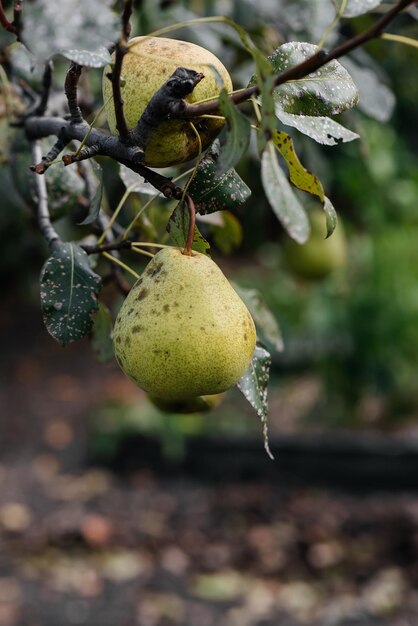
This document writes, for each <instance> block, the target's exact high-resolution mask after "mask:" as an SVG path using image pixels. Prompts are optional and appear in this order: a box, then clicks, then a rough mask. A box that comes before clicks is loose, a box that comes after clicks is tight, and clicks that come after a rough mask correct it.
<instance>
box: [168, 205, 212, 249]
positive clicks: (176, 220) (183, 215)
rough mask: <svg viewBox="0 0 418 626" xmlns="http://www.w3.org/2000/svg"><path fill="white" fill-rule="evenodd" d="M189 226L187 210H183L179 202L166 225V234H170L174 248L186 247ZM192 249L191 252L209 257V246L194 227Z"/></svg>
mask: <svg viewBox="0 0 418 626" xmlns="http://www.w3.org/2000/svg"><path fill="white" fill-rule="evenodd" d="M189 224H190V217H189V212H188V210H187V208H186V209H185V208H184V206H183V204H182V203H181V202H179V204H178V205H177V206H176V208H175V209H174V211H173V213H172V215H171V217H170V219H169V221H168V224H167V232H169V233H170V236H171V239H172V240H173V242H174V243H175V244H176V246H179V248H184V246H185V245H186V241H187V235H188V232H189ZM192 248H193V250H196V252H201V253H202V254H207V255H210V246H209V244H208V242H207V241H206V239H205V238H204V237H203V235H202V234H201V232H200V231H199V229H198V228H197V226H195V229H194V236H193V245H192Z"/></svg>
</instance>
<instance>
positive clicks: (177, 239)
mask: <svg viewBox="0 0 418 626" xmlns="http://www.w3.org/2000/svg"><path fill="white" fill-rule="evenodd" d="M237 4H238V3H237ZM282 4H283V6H284V5H285V4H286V2H284V3H282ZM302 4H303V3H302ZM310 4H311V5H315V6H317V7H318V6H319V4H321V5H322V6H323V7H325V6H326V9H327V11H328V13H327V15H329V20H328V23H327V24H325V26H329V25H331V26H332V24H333V22H334V23H337V21H338V19H339V18H341V17H345V18H351V17H356V16H358V15H361V14H363V13H366V12H368V11H369V10H370V9H372V8H374V7H376V6H377V5H378V4H380V2H379V1H376V0H343V1H342V2H337V1H336V2H335V3H332V2H326V3H310ZM150 6H151V5H149V3H144V8H143V15H145V16H146V14H147V11H148V12H150V11H152V9H150ZM262 6H264V5H263V3H262ZM291 14H292V12H290V13H289V15H288V18H289V16H291ZM180 17H181V16H180V15H179V14H177V20H179V19H180ZM186 17H188V18H190V17H191V18H192V19H188V21H186V22H185V21H183V22H182V23H178V24H177V25H175V27H173V29H172V30H174V28H179V27H188V28H190V27H191V26H195V25H198V23H199V20H196V19H195V18H194V16H193V15H190V13H188V14H187V15H186ZM183 18H184V11H183ZM216 21H218V22H221V27H222V28H221V32H222V33H223V35H225V28H226V27H228V28H229V31H228V32H229V33H232V34H229V35H228V36H230V37H232V39H233V42H234V43H233V45H234V46H236V45H238V46H239V47H241V49H243V50H245V51H246V53H248V54H249V55H250V56H251V58H252V61H253V64H252V67H253V68H255V71H254V69H253V72H254V73H253V75H252V76H251V77H250V78H249V81H248V85H253V84H257V85H258V87H259V92H260V95H259V97H258V98H257V99H256V100H253V103H252V104H253V108H254V113H255V119H254V122H255V124H252V123H251V118H250V117H249V116H248V115H244V114H243V113H242V112H241V111H240V110H239V109H238V108H237V107H236V106H235V105H234V104H232V103H231V101H230V99H228V97H227V94H226V92H225V91H223V92H222V93H221V95H220V99H219V109H220V112H221V113H222V115H223V116H224V117H225V119H226V132H225V133H224V136H223V137H222V141H221V142H219V141H216V142H215V144H213V146H212V147H211V148H210V149H209V150H208V151H207V153H206V154H204V155H203V156H202V158H201V159H200V160H199V162H198V163H197V164H196V166H195V168H194V170H193V173H192V176H191V179H190V180H189V181H188V193H189V194H190V195H191V196H192V197H193V199H194V202H195V205H196V209H197V212H198V217H199V218H200V220H201V223H202V225H203V226H204V225H205V223H206V224H208V223H209V225H210V226H211V228H212V235H213V240H214V242H215V243H216V244H217V245H218V246H219V247H220V248H221V249H222V250H224V251H228V250H229V249H230V248H231V247H233V245H234V241H239V237H240V233H239V224H238V225H237V221H236V218H235V217H234V215H233V214H232V213H231V211H232V210H234V211H235V210H236V209H237V208H239V207H240V206H242V205H243V204H244V203H245V202H246V201H247V200H248V198H249V196H250V194H251V191H250V189H249V188H248V186H247V185H246V183H245V182H244V181H243V180H242V179H241V178H240V176H239V175H238V173H237V172H236V171H235V169H234V168H235V167H236V166H237V164H238V163H239V162H240V160H241V158H242V157H243V155H245V153H246V152H247V151H248V149H249V146H250V145H251V143H250V142H251V134H252V132H253V127H254V126H255V127H256V135H257V151H258V154H259V157H260V161H261V180H262V184H263V187H264V190H265V195H266V197H267V199H268V201H269V203H270V205H271V208H272V210H273V211H274V213H275V215H276V216H277V218H278V219H279V220H280V222H281V224H282V226H283V228H284V229H285V230H286V231H287V233H288V235H289V236H290V237H292V238H293V239H294V240H295V241H297V242H298V243H300V244H303V243H304V242H306V240H307V239H308V237H309V232H310V226H309V219H308V214H307V211H306V208H305V206H304V202H303V200H302V196H301V194H300V193H299V192H305V193H307V194H310V195H312V196H314V197H315V198H316V199H317V200H319V202H320V203H321V204H322V206H323V209H324V216H325V219H326V223H327V231H328V236H330V235H331V234H332V232H333V230H334V228H335V225H336V219H337V218H336V212H335V209H334V207H333V205H332V203H331V201H330V200H329V199H328V198H327V196H326V195H325V192H324V188H323V185H322V183H321V182H320V180H319V179H318V177H317V176H315V175H314V174H313V173H311V172H310V171H308V170H307V169H306V168H305V167H304V166H303V165H302V163H301V161H300V159H299V157H298V155H297V152H296V149H295V144H294V142H293V140H292V137H291V135H290V134H289V133H287V132H285V131H284V130H283V129H282V128H283V126H288V127H290V128H292V129H296V130H297V131H298V132H299V133H301V134H302V135H305V136H307V137H308V138H310V139H313V140H314V141H316V142H318V143H319V144H324V145H328V146H333V145H337V144H339V143H341V142H348V141H352V140H354V139H356V138H357V137H358V135H357V134H356V133H355V132H353V131H351V130H349V129H347V128H346V127H344V126H343V125H342V124H341V123H340V122H339V121H336V120H335V119H333V116H335V115H339V114H341V113H343V112H345V111H347V110H348V109H350V108H352V107H353V106H355V105H356V104H357V101H358V88H357V86H356V84H355V82H354V80H353V78H352V77H351V74H353V75H356V76H358V77H359V79H360V80H361V81H363V83H364V82H368V81H369V82H370V75H369V74H368V75H367V76H362V71H363V73H364V72H366V70H361V69H359V68H358V66H357V65H356V64H355V62H354V61H349V62H348V64H347V63H345V67H344V66H343V65H342V64H341V63H340V62H339V61H336V60H333V61H331V62H329V63H328V64H327V65H325V66H323V67H321V68H320V69H318V70H316V71H315V72H313V73H311V74H309V75H308V76H306V77H303V78H300V79H296V80H292V81H291V82H286V83H284V84H281V85H280V86H278V87H276V88H273V87H274V83H273V80H274V77H275V76H276V75H277V74H279V73H281V72H283V71H284V70H287V69H289V68H291V67H294V66H296V65H298V64H300V63H302V62H303V61H305V60H306V59H308V58H310V57H311V56H312V55H313V54H315V52H317V51H318V50H319V49H320V47H319V46H316V45H314V44H312V43H305V42H300V41H290V42H288V43H284V44H282V45H279V46H278V47H277V48H276V50H275V51H274V52H273V54H270V56H268V58H267V57H266V55H265V53H264V51H263V50H261V49H260V48H259V47H257V46H256V45H255V44H254V43H253V41H252V40H251V38H250V36H249V35H248V33H247V31H246V30H245V29H244V28H243V27H242V26H238V25H237V24H236V23H234V22H232V21H231V20H230V19H226V18H219V19H218V20H216V19H214V20H213V22H214V23H215V22H216ZM307 23H309V20H307ZM119 31H120V18H119V16H118V15H117V13H116V12H115V11H114V10H113V8H112V2H111V0H106V2H104V1H103V0H100V2H99V1H98V0H95V1H92V2H88V3H86V2H83V0H65V1H64V0H63V1H62V2H61V3H60V10H59V11H57V10H56V7H55V6H53V4H51V3H50V2H48V0H38V1H37V2H36V3H28V5H27V7H25V19H24V30H23V33H22V41H24V42H25V43H24V44H15V46H13V48H12V49H11V50H10V54H9V58H10V62H11V65H12V73H13V72H14V74H15V75H16V76H17V77H23V78H24V79H25V80H27V82H28V83H31V82H33V78H34V76H36V75H38V76H40V75H41V71H40V70H39V68H40V67H41V66H42V65H43V64H44V63H45V62H49V61H50V60H51V59H55V58H62V57H64V58H65V59H67V60H69V61H73V62H76V63H78V64H79V65H82V66H84V67H87V68H96V69H97V68H98V69H100V68H103V67H104V66H105V65H107V64H108V63H109V62H110V55H109V52H108V50H109V47H110V46H111V44H112V43H113V42H115V41H117V40H118V37H119ZM199 32H201V31H199ZM213 32H214V31H213V30H212V29H209V30H206V29H205V33H206V35H205V36H206V37H208V36H209V37H210V36H212V37H213V36H214V35H213ZM323 32H324V29H323V30H322V33H323ZM208 33H209V34H208ZM234 38H235V39H234ZM200 43H203V45H205V42H200ZM206 45H208V44H207V43H206ZM208 47H210V46H209V45H208ZM29 50H30V52H29ZM350 65H351V67H350ZM347 67H348V69H347ZM350 70H352V71H350ZM382 89H384V87H382ZM372 108H373V104H371V105H370V104H369V109H370V110H371V109H372ZM388 113H389V106H387V107H386V109H385V110H384V109H382V108H381V109H380V111H379V115H380V116H381V119H384V117H385V116H386V115H387V114H388ZM92 163H93V161H92ZM93 167H94V169H95V171H96V175H97V176H96V177H94V176H93V180H94V184H93V186H92V185H90V187H93V188H91V189H90V209H89V212H88V215H87V216H85V219H84V220H83V222H82V224H83V225H84V226H85V227H87V226H90V225H93V226H97V225H99V226H100V227H101V228H102V230H103V221H102V222H100V217H101V215H102V214H103V211H102V206H103V201H104V200H103V197H104V196H103V172H102V171H101V167H100V166H99V165H98V164H96V163H95V164H94V166H93ZM287 173H288V176H287V175H286V174H287ZM182 175H185V173H184V172H183V173H182ZM90 178H91V176H90ZM120 178H121V180H122V181H123V183H124V185H125V186H126V189H127V192H126V194H125V195H126V197H128V196H129V195H131V194H134V195H137V196H140V197H143V196H150V194H152V197H150V198H149V201H148V202H149V204H150V203H151V201H152V200H153V199H154V198H156V197H158V195H159V194H158V193H156V192H155V190H154V189H153V188H152V187H151V186H150V185H149V183H146V182H145V181H143V180H142V179H141V178H140V177H139V176H138V175H137V174H133V173H132V172H131V171H130V170H129V169H128V168H126V167H124V166H121V168H120ZM170 213H171V216H170V218H169V221H168V224H167V231H168V232H169V235H170V239H171V241H172V243H173V244H175V245H178V246H183V245H184V244H185V242H186V239H187V233H188V229H189V217H188V214H187V212H185V211H184V208H183V203H182V202H180V203H179V204H178V205H177V206H176V207H174V210H170ZM205 220H206V222H205ZM136 223H137V221H136ZM217 229H218V230H217ZM202 230H203V228H202ZM122 232H123V231H122ZM209 232H210V230H209ZM88 233H90V229H89V231H86V234H88ZM125 234H126V231H125ZM99 241H100V240H99ZM193 248H194V249H195V250H197V251H200V252H203V253H205V254H209V253H210V245H209V243H208V241H207V240H206V239H205V237H204V236H203V234H202V233H201V232H200V230H199V228H198V227H196V228H195V233H194V240H193ZM101 284H102V279H101V277H100V274H99V273H96V271H95V269H93V268H92V262H91V258H89V257H88V255H87V254H86V252H85V250H84V248H83V242H82V241H79V242H78V243H67V242H65V241H61V240H58V241H55V242H54V245H53V248H52V250H51V256H50V257H49V258H48V260H47V261H46V263H45V266H44V268H43V271H42V274H41V294H42V309H43V314H44V318H45V323H46V326H47V328H48V330H49V332H50V333H51V334H52V336H53V337H54V338H55V339H57V340H58V341H60V342H61V343H62V344H66V343H68V342H70V341H74V340H76V339H80V338H81V337H83V336H86V335H89V334H91V332H92V330H93V332H94V344H95V345H96V348H97V349H98V351H99V352H100V353H101V355H102V358H103V355H104V354H108V353H109V350H108V349H106V347H104V346H103V343H102V342H100V340H99V338H100V337H102V338H103V337H104V338H105V340H106V341H109V340H110V332H111V323H110V314H109V313H106V309H104V308H103V307H101V308H100V310H99V301H98V296H99V293H100V288H101ZM241 294H242V296H243V298H244V300H245V301H246V302H247V304H248V306H249V308H250V310H251V312H252V314H253V316H254V319H255V321H256V324H257V329H258V334H259V338H260V341H261V342H263V343H265V342H267V344H269V345H270V346H272V347H273V348H274V349H281V348H282V342H281V337H280V331H279V328H278V326H277V323H275V322H274V320H273V318H272V316H271V315H270V313H269V311H268V310H267V308H266V306H265V305H264V303H262V302H261V300H260V298H259V296H258V295H257V293H256V292H253V291H251V292H244V291H241ZM94 320H96V323H95V324H94ZM93 326H94V328H93ZM269 361H270V356H269V354H268V352H267V350H266V349H265V348H264V347H261V345H260V346H259V347H258V348H257V350H256V352H255V354H254V358H253V362H252V364H251V366H250V369H249V371H248V372H246V374H245V376H244V377H243V380H242V381H241V383H240V384H239V388H240V389H241V390H242V392H243V393H244V395H245V397H246V398H247V399H248V400H249V401H250V402H251V404H252V405H253V406H254V407H255V408H256V410H257V413H258V414H259V415H260V417H261V418H262V419H263V421H265V419H266V415H267V393H266V388H267V382H268V366H269ZM244 381H245V382H244Z"/></svg>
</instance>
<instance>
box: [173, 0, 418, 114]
mask: <svg viewBox="0 0 418 626" xmlns="http://www.w3.org/2000/svg"><path fill="white" fill-rule="evenodd" d="M417 2H418V0H400V1H399V2H398V4H396V5H395V6H394V7H393V8H392V9H390V11H388V12H387V13H385V14H384V15H383V16H382V17H381V18H380V19H379V20H377V21H376V22H375V24H373V26H371V27H370V28H369V29H368V30H365V31H364V32H362V33H359V34H358V35H356V36H354V37H352V38H351V39H348V40H347V41H345V42H344V43H342V44H340V45H339V46H336V47H335V48H333V49H332V50H330V51H329V52H325V51H324V50H319V51H318V52H317V53H316V54H314V55H312V56H311V57H309V59H306V60H305V61H303V62H302V63H299V64H298V65H295V66H293V67H291V68H289V69H288V70H286V71H284V72H282V73H281V74H279V75H278V76H276V78H275V80H274V87H278V86H279V85H282V84H283V83H286V82H288V81H290V80H298V79H300V78H303V77H305V76H307V75H308V74H310V73H311V72H315V71H316V70H318V69H319V68H321V67H323V66H324V65H326V64H327V63H329V62H330V61H333V60H334V59H338V58H340V57H342V56H344V55H346V54H348V53H349V52H351V51H352V50H355V49H356V48H358V47H360V46H362V45H363V44H365V43H367V42H368V41H370V40H371V39H376V38H378V37H380V35H381V34H382V32H383V30H384V29H385V28H386V26H388V24H389V23H390V22H392V21H393V20H394V18H395V17H396V16H397V15H398V14H399V13H401V12H402V11H403V10H404V9H405V8H406V7H408V6H410V5H412V4H416V3H417ZM259 93H260V89H259V87H258V85H254V86H252V87H248V88H247V89H242V90H241V91H239V92H237V93H235V94H231V95H230V96H229V100H230V101H231V102H233V103H234V104H240V103H241V102H245V101H247V100H249V98H251V97H252V96H257V95H259ZM218 108H219V102H218V100H214V101H211V102H205V103H203V104H188V103H186V106H185V107H184V109H183V111H179V112H178V114H177V116H176V117H178V118H180V119H192V118H195V117H199V116H200V115H207V114H210V113H215V112H217V111H218ZM173 117H174V116H173Z"/></svg>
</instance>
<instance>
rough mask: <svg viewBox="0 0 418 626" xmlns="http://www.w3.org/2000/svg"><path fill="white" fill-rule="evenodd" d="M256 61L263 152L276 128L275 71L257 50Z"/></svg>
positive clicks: (260, 141) (259, 141)
mask: <svg viewBox="0 0 418 626" xmlns="http://www.w3.org/2000/svg"><path fill="white" fill-rule="evenodd" d="M253 56H254V59H255V62H256V70H257V71H256V81H257V85H258V87H259V89H260V101H261V121H260V128H261V132H259V133H257V147H258V152H259V153H260V154H262V152H263V150H264V148H265V147H266V144H267V142H268V141H269V140H270V139H271V136H272V134H273V133H274V131H275V130H276V116H275V103H274V97H273V86H274V77H275V73H274V72H273V68H272V66H271V63H270V62H269V61H268V59H266V58H265V57H264V55H263V54H262V53H261V52H260V51H259V50H257V53H253Z"/></svg>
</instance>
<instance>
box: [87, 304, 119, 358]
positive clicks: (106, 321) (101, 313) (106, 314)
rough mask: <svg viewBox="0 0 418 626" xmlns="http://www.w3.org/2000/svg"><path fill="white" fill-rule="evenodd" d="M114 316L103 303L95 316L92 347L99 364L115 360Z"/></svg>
mask: <svg viewBox="0 0 418 626" xmlns="http://www.w3.org/2000/svg"><path fill="white" fill-rule="evenodd" d="M112 329H113V321H112V315H111V313H110V311H109V309H108V308H107V306H105V305H104V304H103V303H102V302H99V309H98V311H97V313H96V315H95V316H94V324H93V335H92V338H91V345H92V348H93V352H94V353H95V355H96V357H97V360H98V361H99V363H107V362H108V361H110V360H111V359H113V354H114V352H113V341H112Z"/></svg>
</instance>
